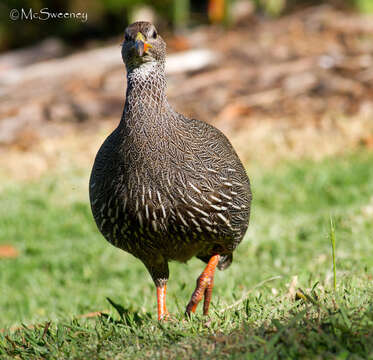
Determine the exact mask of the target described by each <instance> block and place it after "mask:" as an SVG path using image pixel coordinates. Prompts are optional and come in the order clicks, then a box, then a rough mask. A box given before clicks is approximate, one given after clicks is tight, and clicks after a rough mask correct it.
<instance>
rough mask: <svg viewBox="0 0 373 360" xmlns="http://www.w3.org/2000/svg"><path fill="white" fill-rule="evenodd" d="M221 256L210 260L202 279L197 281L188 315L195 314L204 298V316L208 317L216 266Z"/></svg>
mask: <svg viewBox="0 0 373 360" xmlns="http://www.w3.org/2000/svg"><path fill="white" fill-rule="evenodd" d="M219 258H220V256H219V255H214V256H212V257H211V258H210V260H209V262H208V264H207V266H206V268H205V270H203V272H202V274H201V275H200V277H199V278H198V279H197V287H196V289H195V290H194V292H193V294H192V297H191V299H190V301H189V304H188V306H187V308H186V313H187V315H190V313H191V312H195V311H196V309H197V305H198V303H199V302H200V301H201V300H202V298H203V297H204V302H203V315H207V314H208V312H209V306H210V301H211V294H212V288H213V287H214V274H215V269H216V266H217V265H218V263H219Z"/></svg>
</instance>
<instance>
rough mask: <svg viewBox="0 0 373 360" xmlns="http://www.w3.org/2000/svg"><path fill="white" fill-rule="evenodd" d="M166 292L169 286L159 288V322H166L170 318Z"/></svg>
mask: <svg viewBox="0 0 373 360" xmlns="http://www.w3.org/2000/svg"><path fill="white" fill-rule="evenodd" d="M166 290H167V285H163V286H157V302H158V320H165V319H167V317H168V311H167V308H166Z"/></svg>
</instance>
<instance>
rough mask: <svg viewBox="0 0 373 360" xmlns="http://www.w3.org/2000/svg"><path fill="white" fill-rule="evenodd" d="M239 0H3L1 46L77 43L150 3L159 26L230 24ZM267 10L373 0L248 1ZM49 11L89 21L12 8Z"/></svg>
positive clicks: (365, 5) (367, 4)
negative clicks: (26, 15)
mask: <svg viewBox="0 0 373 360" xmlns="http://www.w3.org/2000/svg"><path fill="white" fill-rule="evenodd" d="M234 1H239V0H205V1H198V0H107V1H104V0H91V1H89V2H88V3H87V2H85V1H83V0H67V1H63V0H56V1H53V4H51V2H50V1H47V0H2V1H1V2H0V51H2V50H6V49H11V48H17V47H21V46H27V45H31V44H33V43H36V42H38V41H39V40H41V39H44V38H46V37H49V36H54V37H59V38H62V39H64V40H65V41H66V42H67V43H68V44H70V45H72V46H77V45H79V44H80V43H82V42H84V41H86V40H89V39H105V38H108V37H110V36H113V35H118V34H120V33H122V31H123V29H124V27H125V26H126V25H127V24H128V22H129V21H130V20H131V19H132V14H133V12H134V11H135V10H136V9H138V8H139V7H141V6H148V7H150V8H151V9H153V10H154V13H155V14H156V15H157V22H158V25H161V26H169V25H173V26H174V27H175V28H182V27H185V26H186V25H188V24H189V25H190V23H191V22H193V23H201V22H208V21H209V22H212V23H219V22H224V23H227V24H229V23H232V21H230V20H231V19H228V18H229V17H230V11H229V10H230V5H231V4H232V3H233V2H234ZM241 1H242V0H241ZM247 1H251V2H253V3H254V5H255V8H256V10H257V11H258V12H259V13H261V14H264V15H269V16H279V15H281V14H283V13H286V12H289V11H293V10H295V9H296V8H299V7H304V6H311V5H318V4H323V3H328V4H331V5H334V6H338V7H343V8H351V7H355V8H356V9H357V10H358V11H360V12H362V13H372V12H373V1H372V0H247ZM44 8H46V9H48V10H49V11H50V12H54V13H56V12H60V11H61V12H86V13H87V14H88V21H86V22H83V21H81V20H78V19H59V20H57V19H49V20H44V21H43V20H36V19H34V20H25V19H24V20H11V19H10V16H9V13H10V11H11V10H12V9H17V10H18V11H21V9H24V10H25V11H26V12H28V11H29V9H33V11H34V12H38V11H40V10H41V9H44Z"/></svg>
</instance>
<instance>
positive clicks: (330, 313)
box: [0, 152, 373, 359]
mask: <svg viewBox="0 0 373 360" xmlns="http://www.w3.org/2000/svg"><path fill="white" fill-rule="evenodd" d="M249 173H250V174H251V177H252V186H253V192H254V202H253V211H252V218H251V224H250V230H249V231H248V233H247V236H246V238H245V240H244V242H243V243H242V244H241V245H240V246H239V248H238V249H237V251H236V253H235V259H234V263H233V264H232V266H231V267H230V268H229V269H227V270H226V271H224V272H218V273H217V276H216V279H215V289H214V295H213V303H212V309H211V316H210V318H208V319H206V318H203V317H202V316H200V315H199V314H197V315H196V316H194V317H192V319H190V320H187V319H185V318H184V316H183V312H184V307H185V305H186V303H187V301H188V300H189V296H190V295H191V293H192V291H193V288H194V286H195V280H196V278H197V276H198V275H199V273H200V272H201V270H202V268H203V264H202V263H201V262H200V261H198V260H191V261H190V262H189V263H188V264H177V263H172V264H171V267H170V272H171V278H170V281H169V287H168V307H169V310H170V312H171V313H172V314H173V318H172V320H171V321H169V322H168V323H158V322H157V321H156V302H155V289H154V286H153V284H152V282H151V279H150V276H149V275H148V274H147V272H146V270H145V268H144V267H143V265H142V264H141V263H139V261H138V260H136V259H134V258H133V257H131V256H130V255H128V254H126V253H124V252H121V251H119V250H117V249H115V248H113V247H112V246H110V245H109V244H107V243H106V242H105V240H103V238H102V237H101V236H100V235H99V234H98V232H97V230H96V227H95V225H94V223H93V221H92V218H91V214H90V209H89V206H88V199H87V172H86V171H83V170H71V171H67V172H65V173H62V174H59V176H56V175H50V176H48V177H45V178H43V179H41V180H40V181H38V182H34V183H28V184H21V183H15V184H4V185H3V186H2V190H1V193H0V244H1V243H4V244H13V245H14V246H15V247H16V248H17V249H18V250H19V251H20V255H19V256H18V257H17V258H15V259H0V293H1V297H0V308H1V309H2V313H1V317H0V328H3V329H4V330H3V331H2V332H0V358H1V359H3V358H4V359H7V358H9V359H10V358H14V357H16V358H22V359H30V358H37V359H39V358H61V359H62V358H76V359H80V358H89V359H94V358H99V359H113V358H118V359H131V358H152V359H153V358H175V359H179V358H186V359H189V358H206V357H211V358H236V359H241V358H249V359H250V358H252V359H261V358H266V359H275V358H309V359H311V358H312V359H313V358H328V359H360V358H365V359H366V358H371V359H373V342H372V341H371V339H372V338H373V304H372V300H371V299H372V296H373V285H372V283H373V281H372V280H373V278H372V274H373V241H372V234H373V222H372V214H373V198H372V195H373V154H372V153H368V152H367V153H364V152H360V153H355V154H350V155H344V156H341V157H333V158H329V159H325V160H323V161H322V162H319V163H315V162H312V161H307V160H303V161H298V162H292V163H281V164H278V165H277V166H276V167H274V168H272V169H260V168H259V167H253V168H251V169H249ZM331 216H332V217H333V219H334V224H335V230H333V231H334V234H335V236H336V239H337V241H336V243H335V246H336V249H335V261H336V290H335V291H334V287H333V279H334V276H333V256H332V251H331V244H330V238H329V236H330V234H331V231H332V230H331V228H330V217H331ZM268 279H270V280H268ZM106 298H110V299H111V302H112V303H113V304H114V305H115V306H112V305H110V303H109V302H108V301H107V299H106ZM224 309H225V310H224ZM102 310H108V313H105V314H103V315H102V316H97V317H92V318H86V317H82V316H81V315H82V314H86V313H90V312H93V311H102ZM197 311H198V310H197ZM200 311H201V309H199V312H200ZM22 324H24V325H22ZM30 325H33V326H32V327H30ZM14 326H16V327H18V328H17V329H15V328H14Z"/></svg>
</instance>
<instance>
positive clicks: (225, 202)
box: [89, 21, 252, 320]
mask: <svg viewBox="0 0 373 360" xmlns="http://www.w3.org/2000/svg"><path fill="white" fill-rule="evenodd" d="M124 34H125V36H124V42H123V44H122V50H121V53H122V59H123V62H124V64H125V66H126V71H127V90H126V98H125V103H124V110H123V114H122V117H121V119H120V121H119V124H118V126H117V127H116V128H115V129H114V130H113V132H112V133H111V134H110V135H109V136H108V137H107V138H106V140H105V141H104V142H103V144H102V145H101V147H100V149H99V150H98V152H97V154H96V157H95V160H94V164H93V168H92V171H91V176H90V180H89V197H90V204H91V210H92V214H93V217H94V220H95V222H96V224H97V227H98V229H99V231H100V232H101V234H102V235H103V236H104V237H105V238H106V240H108V241H109V242H110V243H111V244H112V245H114V246H116V247H117V248H120V249H122V250H124V251H126V252H128V253H130V254H132V255H133V256H135V257H136V258H138V259H139V260H140V261H142V263H143V264H144V265H145V267H146V269H147V270H148V272H149V273H150V275H151V277H152V279H153V281H154V284H155V287H156V294H157V310H158V320H167V319H169V316H170V315H169V313H168V311H167V307H166V291H167V282H168V278H169V267H168V264H169V262H170V261H178V262H183V263H185V262H187V261H188V260H189V259H191V258H193V257H197V258H198V259H200V260H202V261H203V262H205V263H207V265H206V267H205V269H204V270H203V272H202V273H201V275H200V276H199V277H198V279H197V284H196V288H195V290H194V292H193V294H192V296H191V298H190V301H189V302H188V304H187V306H186V310H185V313H186V314H187V315H189V316H190V314H191V313H194V312H195V311H196V309H197V305H198V304H199V303H200V302H201V301H202V300H204V301H203V314H204V315H208V312H209V306H210V301H211V295H212V289H213V285H214V274H215V270H216V268H218V269H219V270H224V269H226V268H227V267H228V266H229V265H230V264H231V262H232V259H233V251H234V250H235V248H236V247H237V245H238V244H239V243H240V242H241V241H242V239H243V237H244V235H245V233H246V230H247V228H248V224H249V217H250V205H251V199H252V194H251V188H250V180H249V178H248V176H247V174H246V171H245V168H244V166H243V164H242V162H241V161H240V159H239V157H238V155H237V153H236V151H235V150H234V148H233V146H232V145H231V143H230V141H229V140H228V138H227V137H226V136H225V135H224V134H223V133H222V132H221V131H220V130H218V129H217V128H215V127H214V126H212V125H210V124H208V123H207V122H205V121H201V120H197V119H193V118H187V117H185V116H184V115H182V114H180V113H178V112H177V111H175V110H174V109H173V107H172V106H171V105H170V103H169V102H168V99H167V96H166V77H165V60H166V43H165V41H164V40H163V39H162V37H161V36H160V35H159V34H158V31H157V29H156V28H155V26H154V25H153V24H151V23H149V22H145V21H138V22H135V23H133V24H131V25H129V26H128V27H127V28H126V29H125V33H124Z"/></svg>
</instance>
